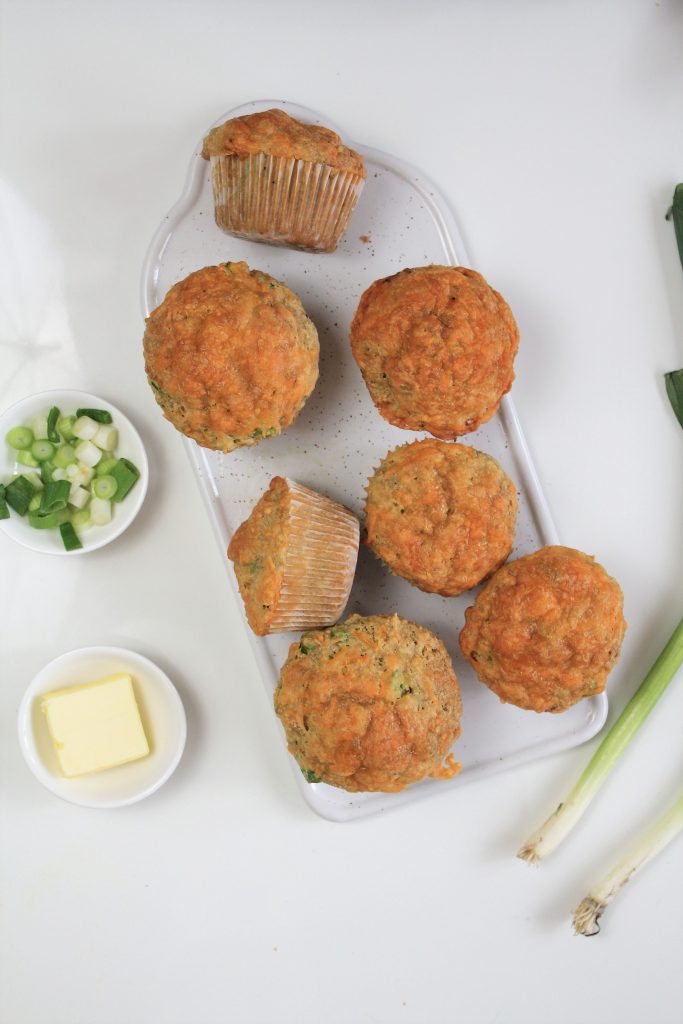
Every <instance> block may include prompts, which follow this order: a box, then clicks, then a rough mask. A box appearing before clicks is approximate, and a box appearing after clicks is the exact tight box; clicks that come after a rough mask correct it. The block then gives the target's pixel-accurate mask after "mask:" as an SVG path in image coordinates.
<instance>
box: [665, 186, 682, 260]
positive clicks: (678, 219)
mask: <svg viewBox="0 0 683 1024" xmlns="http://www.w3.org/2000/svg"><path fill="white" fill-rule="evenodd" d="M666 219H667V220H673V222H674V231H675V233H676V243H677V245H678V255H679V258H680V261H681V266H682V267H683V182H680V184H678V185H676V188H675V189H674V198H673V202H672V204H671V209H670V210H669V212H668V213H667V215H666Z"/></svg>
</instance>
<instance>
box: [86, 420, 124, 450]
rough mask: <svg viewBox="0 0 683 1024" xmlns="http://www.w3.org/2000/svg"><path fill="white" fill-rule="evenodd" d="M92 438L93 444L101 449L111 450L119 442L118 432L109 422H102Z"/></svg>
mask: <svg viewBox="0 0 683 1024" xmlns="http://www.w3.org/2000/svg"><path fill="white" fill-rule="evenodd" d="M92 440H93V444H96V445H97V447H98V448H101V449H102V450H103V451H105V452H113V451H114V449H115V448H116V446H117V444H118V443H119V432H118V430H117V429H116V427H114V426H112V425H111V424H109V423H103V424H102V426H101V427H98V428H97V433H96V434H95V436H94V437H93V439H92Z"/></svg>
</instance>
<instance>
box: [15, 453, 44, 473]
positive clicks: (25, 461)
mask: <svg viewBox="0 0 683 1024" xmlns="http://www.w3.org/2000/svg"><path fill="white" fill-rule="evenodd" d="M17 462H18V463H20V464H21V465H22V466H28V467H29V468H30V469H37V468H38V466H39V465H40V463H39V462H38V459H34V458H33V456H32V455H31V453H30V452H17Z"/></svg>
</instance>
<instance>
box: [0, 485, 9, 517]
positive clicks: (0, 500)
mask: <svg viewBox="0 0 683 1024" xmlns="http://www.w3.org/2000/svg"><path fill="white" fill-rule="evenodd" d="M0 519H9V509H8V507H7V502H6V501H5V488H4V487H3V485H2V484H0Z"/></svg>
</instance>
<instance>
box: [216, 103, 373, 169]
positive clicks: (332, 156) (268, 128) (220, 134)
mask: <svg viewBox="0 0 683 1024" xmlns="http://www.w3.org/2000/svg"><path fill="white" fill-rule="evenodd" d="M254 153H268V154H269V155H271V156H278V157H287V158H293V159H295V160H308V161H310V162H312V163H322V164H327V165H328V166H329V167H335V168H336V169H337V170H339V171H347V172H348V173H350V174H357V175H360V176H361V177H363V178H365V176H366V170H365V163H364V161H363V157H362V156H361V155H360V153H356V151H355V150H353V149H349V147H348V146H345V145H344V143H343V142H342V141H341V139H340V138H339V136H338V135H337V133H336V132H333V131H332V130H331V129H330V128H323V127H321V126H320V125H317V124H304V123H303V122H302V121H297V120H296V118H294V117H290V116H289V114H286V113H285V112H284V110H278V109H277V108H273V109H272V110H263V111H261V112H260V113H258V114H243V115H242V116H241V117H233V118H231V119H230V120H229V121H225V122H224V123H223V124H221V125H218V126H217V127H216V128H212V129H211V131H210V132H209V134H208V135H207V136H206V138H205V139H204V145H203V147H202V156H203V157H204V159H205V160H209V159H210V158H211V157H212V156H238V157H246V156H249V155H251V154H254Z"/></svg>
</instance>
